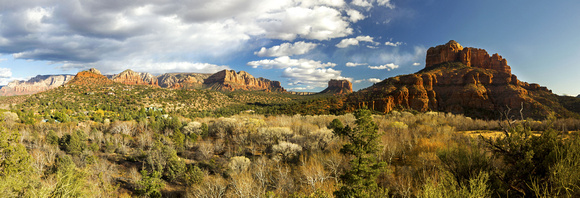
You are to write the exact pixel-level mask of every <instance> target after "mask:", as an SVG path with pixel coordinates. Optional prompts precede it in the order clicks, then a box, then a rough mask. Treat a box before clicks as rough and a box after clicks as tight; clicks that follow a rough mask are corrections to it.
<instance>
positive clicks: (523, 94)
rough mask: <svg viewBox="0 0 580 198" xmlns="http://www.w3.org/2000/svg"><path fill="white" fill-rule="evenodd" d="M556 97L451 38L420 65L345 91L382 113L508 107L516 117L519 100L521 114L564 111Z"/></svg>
mask: <svg viewBox="0 0 580 198" xmlns="http://www.w3.org/2000/svg"><path fill="white" fill-rule="evenodd" d="M556 97H557V96H556V95H555V94H553V93H552V92H551V91H550V90H548V89H547V88H546V87H542V86H540V85H538V84H533V83H532V84H528V83H526V82H521V81H519V80H518V79H517V77H516V76H515V75H512V74H511V69H510V67H509V66H507V62H506V60H505V59H503V58H501V56H499V55H497V54H494V55H493V56H491V57H490V56H489V55H487V52H485V50H482V49H475V48H463V47H462V46H461V45H459V44H458V43H457V42H455V41H450V42H449V43H447V44H445V45H440V46H437V47H432V48H430V49H429V50H428V51H427V58H426V67H425V69H424V70H422V71H420V72H418V73H415V74H409V75H401V76H397V77H393V78H389V79H386V80H384V81H382V82H380V83H377V84H375V85H373V86H371V87H369V88H366V89H363V90H361V91H358V92H356V93H353V94H351V95H349V97H348V98H347V102H346V103H347V108H350V109H356V108H360V107H362V106H367V107H368V108H370V109H373V110H376V111H381V112H385V113H386V112H390V111H392V110H397V109H398V110H401V109H414V110H417V111H421V112H425V111H444V112H452V113H460V114H466V115H468V116H474V117H480V118H499V113H500V112H503V111H505V110H506V109H507V108H511V109H514V111H512V113H518V115H517V116H519V110H520V109H521V107H522V105H523V107H524V108H523V110H522V113H523V114H524V116H525V117H534V118H545V117H546V116H550V115H554V116H563V115H569V114H570V113H571V112H570V111H569V110H567V109H565V108H564V107H563V106H562V105H561V104H560V103H558V101H557V99H555V98H556Z"/></svg>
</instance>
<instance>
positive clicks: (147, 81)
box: [112, 69, 158, 86]
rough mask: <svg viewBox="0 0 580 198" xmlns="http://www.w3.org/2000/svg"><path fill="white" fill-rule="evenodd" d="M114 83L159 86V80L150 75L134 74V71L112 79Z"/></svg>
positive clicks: (128, 71)
mask: <svg viewBox="0 0 580 198" xmlns="http://www.w3.org/2000/svg"><path fill="white" fill-rule="evenodd" d="M112 80H113V81H114V82H118V83H122V84H127V85H153V86H158V83H157V78H156V77H155V76H153V75H152V74H150V73H140V72H134V71H133V70H130V69H128V70H125V71H123V72H121V73H119V74H117V75H114V76H113V77H112Z"/></svg>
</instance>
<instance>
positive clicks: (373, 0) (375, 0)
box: [351, 0, 395, 9]
mask: <svg viewBox="0 0 580 198" xmlns="http://www.w3.org/2000/svg"><path fill="white" fill-rule="evenodd" d="M351 4H353V5H356V6H359V7H364V8H367V9H370V8H372V7H373V5H374V4H377V5H379V6H384V7H387V8H390V9H394V8H395V6H394V5H393V4H391V1H390V0H353V1H352V2H351Z"/></svg>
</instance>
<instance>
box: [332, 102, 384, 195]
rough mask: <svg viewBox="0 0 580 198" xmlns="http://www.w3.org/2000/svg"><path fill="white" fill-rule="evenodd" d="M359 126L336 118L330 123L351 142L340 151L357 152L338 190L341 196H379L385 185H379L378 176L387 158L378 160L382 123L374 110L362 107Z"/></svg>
mask: <svg viewBox="0 0 580 198" xmlns="http://www.w3.org/2000/svg"><path fill="white" fill-rule="evenodd" d="M354 115H355V117H356V122H355V124H356V127H355V128H354V129H353V128H350V126H348V125H347V126H346V127H342V123H341V122H340V121H339V120H337V119H335V120H333V121H332V123H331V125H330V126H329V127H330V128H332V129H333V130H334V133H336V134H337V135H339V136H341V137H344V138H346V139H347V140H348V143H347V144H345V145H343V147H342V149H340V152H341V153H343V154H345V155H351V156H353V159H352V160H351V161H350V165H351V169H350V170H348V171H346V172H345V173H344V174H343V175H341V176H340V180H341V181H342V186H341V188H340V189H339V190H338V191H335V192H334V195H335V196H337V197H379V196H382V195H384V194H382V192H384V191H382V189H381V188H380V187H379V186H378V185H377V182H376V180H377V176H378V175H379V173H380V172H381V170H382V168H383V167H384V166H385V164H384V162H377V158H376V154H377V152H378V151H379V148H378V145H379V143H380V140H379V133H378V126H377V124H376V123H375V122H374V121H373V118H372V116H371V112H370V111H369V110H366V109H361V110H358V111H356V112H355V114H354Z"/></svg>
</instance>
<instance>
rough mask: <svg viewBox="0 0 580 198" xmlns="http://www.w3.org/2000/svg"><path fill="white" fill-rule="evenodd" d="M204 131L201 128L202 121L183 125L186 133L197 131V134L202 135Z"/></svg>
mask: <svg viewBox="0 0 580 198" xmlns="http://www.w3.org/2000/svg"><path fill="white" fill-rule="evenodd" d="M202 132H203V131H202V130H201V123H200V122H195V121H194V122H190V123H187V125H185V126H184V127H183V133H184V134H186V135H189V134H192V133H195V134H197V135H201V133H202Z"/></svg>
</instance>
